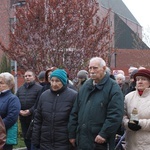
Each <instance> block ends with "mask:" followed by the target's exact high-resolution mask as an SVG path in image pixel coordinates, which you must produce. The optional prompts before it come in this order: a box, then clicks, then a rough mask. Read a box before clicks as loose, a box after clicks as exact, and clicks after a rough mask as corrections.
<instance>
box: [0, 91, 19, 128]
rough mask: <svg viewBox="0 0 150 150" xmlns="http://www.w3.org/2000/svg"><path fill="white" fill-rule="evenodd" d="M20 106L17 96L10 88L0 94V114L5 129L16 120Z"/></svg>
mask: <svg viewBox="0 0 150 150" xmlns="http://www.w3.org/2000/svg"><path fill="white" fill-rule="evenodd" d="M20 108H21V106H20V102H19V99H18V97H17V96H16V95H14V94H12V93H11V91H10V90H8V91H5V92H4V93H1V94H0V116H1V117H2V119H3V121H4V124H5V127H6V129H8V128H10V127H11V126H13V125H14V124H15V123H16V122H17V120H18V116H19V112H20Z"/></svg>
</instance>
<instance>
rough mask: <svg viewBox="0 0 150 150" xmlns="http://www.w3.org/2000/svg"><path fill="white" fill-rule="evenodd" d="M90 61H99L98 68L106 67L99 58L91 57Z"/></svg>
mask: <svg viewBox="0 0 150 150" xmlns="http://www.w3.org/2000/svg"><path fill="white" fill-rule="evenodd" d="M92 61H99V63H100V67H104V66H106V62H105V61H104V59H102V58H101V57H93V58H91V59H90V62H92Z"/></svg>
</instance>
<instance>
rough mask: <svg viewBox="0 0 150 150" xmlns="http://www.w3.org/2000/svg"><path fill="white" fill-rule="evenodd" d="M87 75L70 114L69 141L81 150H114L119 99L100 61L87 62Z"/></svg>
mask: <svg viewBox="0 0 150 150" xmlns="http://www.w3.org/2000/svg"><path fill="white" fill-rule="evenodd" d="M89 75H90V79H89V80H87V81H86V82H85V84H84V85H83V86H82V87H81V89H80V91H79V93H78V97H77V100H76V101H75V104H74V106H73V109H72V112H71V114H70V120H69V124H68V129H69V139H70V142H71V143H72V145H74V146H75V145H77V149H81V150H107V149H109V150H114V146H115V143H114V140H115V135H116V132H117V129H118V128H119V126H120V124H121V122H122V118H123V109H124V108H123V107H124V103H123V100H124V99H123V95H122V92H121V90H120V87H119V86H118V84H117V83H116V81H114V80H112V79H111V78H110V77H109V74H108V73H106V63H105V61H104V60H103V59H102V58H100V57H94V58H92V59H91V60H90V63H89Z"/></svg>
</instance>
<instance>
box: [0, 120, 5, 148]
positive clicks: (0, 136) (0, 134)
mask: <svg viewBox="0 0 150 150" xmlns="http://www.w3.org/2000/svg"><path fill="white" fill-rule="evenodd" d="M5 142H6V130H5V125H4V122H3V119H2V118H1V117H0V149H3V146H4V145H5Z"/></svg>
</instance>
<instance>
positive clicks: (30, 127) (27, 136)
mask: <svg viewBox="0 0 150 150" xmlns="http://www.w3.org/2000/svg"><path fill="white" fill-rule="evenodd" d="M33 125H34V118H33V119H32V120H31V122H30V125H29V127H28V130H27V133H26V139H31V137H32V130H33Z"/></svg>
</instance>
